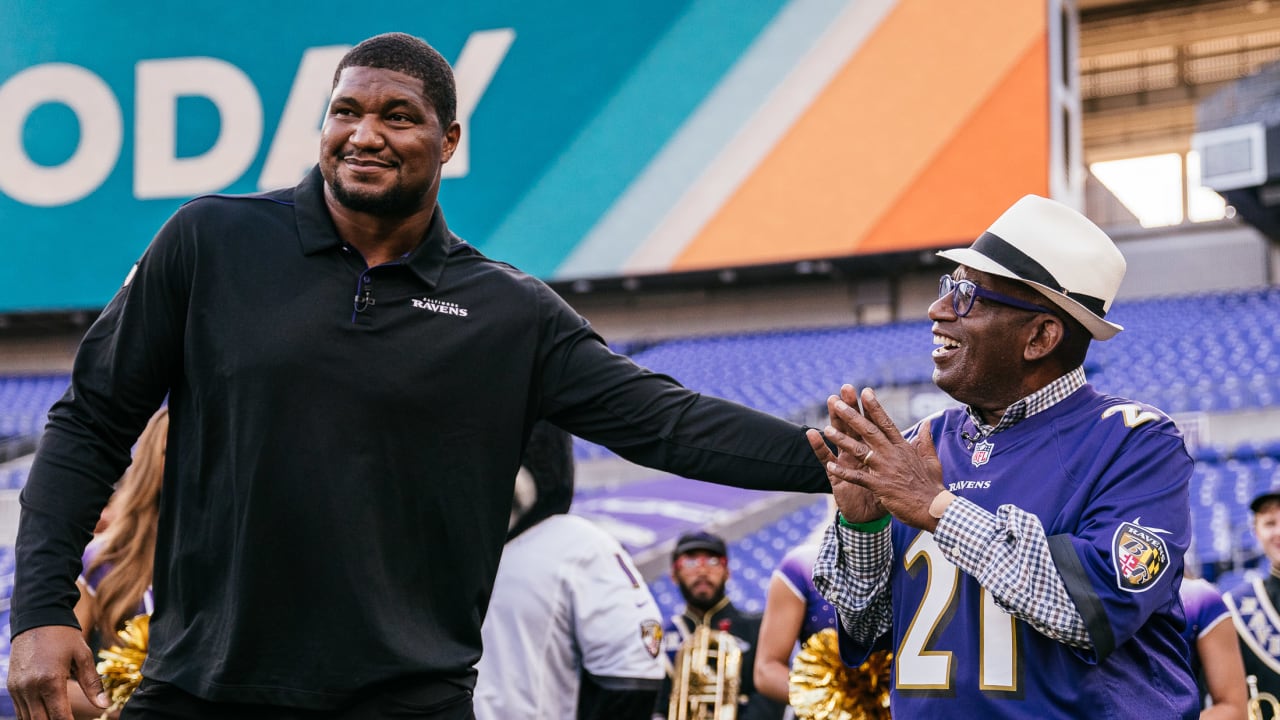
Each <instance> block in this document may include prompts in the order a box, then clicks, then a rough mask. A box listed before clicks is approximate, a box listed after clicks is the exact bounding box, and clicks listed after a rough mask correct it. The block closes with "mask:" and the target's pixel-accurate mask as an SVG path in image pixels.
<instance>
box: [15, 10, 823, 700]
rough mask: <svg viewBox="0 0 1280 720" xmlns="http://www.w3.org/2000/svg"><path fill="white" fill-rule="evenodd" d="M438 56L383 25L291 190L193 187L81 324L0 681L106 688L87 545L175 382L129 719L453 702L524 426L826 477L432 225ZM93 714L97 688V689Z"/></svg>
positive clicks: (759, 420) (341, 71) (769, 482)
mask: <svg viewBox="0 0 1280 720" xmlns="http://www.w3.org/2000/svg"><path fill="white" fill-rule="evenodd" d="M455 106H456V99H455V89H454V83H453V74H452V70H451V69H450V68H449V65H448V63H447V62H445V60H444V59H443V58H442V57H440V55H439V54H438V53H436V52H435V51H434V50H433V49H431V48H430V46H428V45H427V44H426V43H424V42H422V41H421V40H418V39H416V38H413V37H410V36H407V35H403V34H398V33H392V34H387V35H380V36H377V37H374V38H371V39H369V40H367V41H365V42H363V43H361V44H360V45H358V46H356V47H355V48H353V49H352V50H351V52H349V53H348V54H347V55H346V56H345V57H344V58H343V60H342V61H341V62H340V63H339V66H338V69H337V72H336V73H335V75H334V88H333V93H332V96H331V98H330V102H329V107H328V111H327V115H326V119H325V123H324V127H323V130H322V133H321V142H320V155H319V165H318V167H317V168H316V169H314V170H313V171H312V172H311V173H310V174H309V175H308V176H307V177H306V178H305V179H303V180H302V182H301V183H299V184H298V186H297V187H294V188H287V189H281V190H276V191H271V192H266V193H261V194H257V195H250V196H243V197H225V196H222V197H213V196H211V197H203V198H199V199H196V200H193V201H191V202H190V203H188V204H186V205H185V206H183V207H182V208H181V209H180V210H179V211H178V212H177V213H175V214H174V216H173V217H172V218H170V220H169V221H168V222H167V223H166V224H165V225H164V227H163V228H162V229H161V230H160V232H159V233H158V234H157V236H156V238H155V239H154V241H153V242H152V244H151V246H150V247H149V248H148V249H147V251H146V252H145V253H144V254H143V256H142V258H141V259H140V260H139V262H138V264H137V266H136V267H135V268H134V270H133V271H132V272H131V273H130V274H129V277H128V279H126V281H125V283H124V286H123V287H122V288H121V289H120V291H119V292H118V293H117V294H116V297H115V298H114V299H113V300H112V301H111V303H110V304H109V305H108V306H107V308H106V309H105V310H104V311H103V313H102V316H101V317H100V318H99V320H98V321H97V322H96V323H95V324H94V325H93V327H92V328H90V330H89V331H88V333H87V334H86V336H85V338H84V341H83V343H82V345H81V348H80V350H79V353H78V355H77V358H76V364H75V370H74V372H73V375H72V381H71V388H70V390H69V391H68V393H67V395H66V396H65V397H64V398H63V399H62V400H60V401H59V402H58V403H57V404H56V405H55V406H54V408H53V409H52V411H51V412H50V422H49V425H48V428H47V431H46V433H45V435H44V439H43V441H42V443H41V447H40V450H39V452H38V453H37V455H36V459H35V461H34V464H33V466H32V468H31V473H30V476H29V479H28V482H27V485H26V487H25V489H24V490H23V493H22V498H21V500H22V516H21V522H20V528H19V535H18V547H17V555H18V567H17V571H16V586H15V588H14V593H13V601H12V615H11V631H12V633H13V645H12V655H11V665H10V673H9V687H10V691H11V693H12V695H13V698H14V701H15V705H16V706H17V708H18V712H19V714H20V715H21V716H22V717H24V718H40V719H43V718H45V717H50V718H53V719H54V720H67V719H68V718H70V711H69V708H68V704H67V693H66V689H67V687H66V680H67V678H68V677H69V676H70V677H75V678H77V679H79V681H80V683H81V685H82V686H83V687H84V688H85V690H86V692H87V693H88V695H89V696H90V697H96V696H98V693H99V688H100V686H99V684H98V680H97V675H96V673H95V672H94V659H93V657H91V655H90V653H89V651H88V649H87V648H86V647H85V645H84V642H83V640H82V639H81V636H80V633H79V631H78V630H77V629H75V625H76V621H75V616H74V614H73V612H72V606H73V604H74V603H75V599H76V588H75V577H76V574H77V572H78V570H79V564H78V563H79V558H80V554H81V549H82V548H83V547H84V545H85V544H86V542H87V541H88V540H89V537H90V531H91V529H92V528H93V525H94V521H95V520H96V518H97V516H98V513H99V510H100V509H101V508H102V506H103V505H104V504H105V503H106V500H107V497H108V495H109V494H110V491H111V483H112V481H113V480H114V479H115V478H117V477H119V475H120V471H121V470H122V469H123V468H124V467H125V465H126V464H127V463H128V461H129V450H130V447H131V445H132V443H133V441H134V439H135V438H136V437H137V436H138V434H139V432H140V431H141V429H142V427H143V425H144V424H145V423H146V420H147V418H148V417H150V415H151V414H152V412H153V411H154V410H155V409H156V408H157V407H158V406H160V404H161V403H162V402H163V401H164V399H165V398H166V396H167V397H168V401H169V408H170V416H171V418H172V423H171V424H172V429H171V431H170V436H169V442H168V466H167V467H166V477H165V492H164V495H163V497H162V498H161V511H160V527H159V534H158V540H157V547H156V562H155V577H154V586H155V594H156V608H155V613H154V615H153V617H152V620H151V646H150V654H149V657H148V659H147V662H146V664H145V666H144V667H143V669H142V673H143V675H144V676H145V678H146V680H144V681H143V684H142V686H141V687H140V688H139V689H138V691H137V692H136V693H135V694H134V696H133V699H132V700H131V701H130V703H129V706H128V707H127V709H126V711H125V717H126V718H156V717H206V718H233V717H234V718H288V717H306V718H356V717H361V718H363V717H384V716H392V715H395V716H405V714H406V713H407V714H408V715H409V716H413V717H429V718H469V717H471V715H472V710H471V688H472V687H473V685H474V682H475V672H474V670H473V666H474V664H475V662H476V660H477V659H478V658H479V657H480V651H481V641H480V626H481V622H482V620H483V619H484V615H485V610H486V607H487V604H488V599H489V594H490V591H491V589H492V585H493V579H494V575H495V572H496V570H497V566H498V558H499V555H500V553H501V552H502V546H503V540H504V538H505V536H506V529H507V520H508V514H509V510H510V507H511V497H512V485H513V479H514V478H515V476H516V471H517V469H518V468H519V465H520V455H521V451H522V449H523V446H524V443H525V440H526V438H527V436H528V433H529V430H530V428H531V427H532V426H533V424H534V422H535V421H537V420H539V419H547V420H549V421H550V422H552V423H554V424H556V425H559V426H560V427H562V428H564V429H565V430H568V431H570V432H572V433H574V434H576V435H579V436H581V437H584V438H587V439H589V440H592V441H594V442H597V443H600V444H602V445H605V446H608V447H610V448H612V449H613V450H614V451H616V452H618V453H619V454H620V455H622V456H624V457H626V458H628V459H630V460H633V461H635V462H638V463H642V464H646V465H650V466H653V467H658V468H662V469H664V470H667V471H670V472H673V473H676V474H680V475H685V476H688V477H696V478H699V479H703V480H709V481H712V482H720V483H726V484H732V485H738V486H742V487H749V488H759V489H791V490H805V491H815V492H827V491H829V484H828V481H827V479H826V475H825V473H824V471H823V469H822V468H821V467H820V466H819V465H818V464H817V463H816V462H815V461H814V459H813V455H812V452H811V450H810V449H809V446H808V443H807V442H806V440H805V438H804V435H803V433H802V431H801V429H800V428H799V427H797V426H795V425H792V424H791V423H787V422H784V421H781V420H778V419H776V418H773V417H771V416H768V415H765V414H763V413H758V412H755V411H752V410H749V409H747V408H744V407H741V406H738V405H735V404H732V403H729V402H726V401H723V400H718V399H715V398H709V397H704V396H701V395H698V394H697V393H693V392H690V391H689V390H686V389H685V388H683V387H681V386H680V385H678V384H677V383H676V382H675V381H674V380H672V379H671V378H668V377H666V376H663V375H659V374H655V373H651V372H649V371H647V370H644V369H643V368H640V367H638V366H636V365H635V364H633V363H632V362H630V361H629V360H627V359H625V358H623V357H621V356H618V355H615V354H613V353H612V352H610V351H609V349H608V348H607V347H606V346H605V344H604V342H603V341H602V340H601V339H600V337H598V336H597V335H596V334H595V333H594V332H593V331H592V329H591V327H590V326H589V325H588V324H587V322H586V321H585V320H584V319H583V318H582V317H580V316H579V315H578V314H577V313H575V312H574V311H573V310H572V309H571V308H570V307H569V306H568V305H567V304H566V303H565V302H564V301H563V300H561V299H560V298H559V297H558V296H556V294H555V293H554V292H552V291H551V290H550V289H549V288H548V287H547V286H546V285H545V284H543V283H542V282H540V281H538V280H537V279H535V278H533V277H530V276H529V275H526V274H524V273H521V272H520V271H518V270H516V269H514V268H512V267H510V266H509V265H505V264H503V263H500V262H495V261H492V260H490V259H488V258H486V257H484V256H483V255H481V254H480V253H479V252H477V251H476V250H475V249H474V248H473V247H471V246H470V245H468V244H467V243H466V242H464V241H462V240H461V239H459V238H458V237H457V236H455V235H454V234H453V233H452V232H450V230H449V228H448V226H447V225H446V224H445V219H444V215H443V213H442V211H441V210H440V208H439V206H438V205H437V204H436V197H437V193H438V190H439V186H440V177H441V167H442V166H443V164H444V163H446V162H448V161H449V159H450V157H451V156H452V154H453V152H454V149H455V148H456V147H457V144H458V139H459V134H460V128H459V125H458V123H457V122H456V120H455V117H454V116H455ZM100 701H102V702H105V697H100Z"/></svg>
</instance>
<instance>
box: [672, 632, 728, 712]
mask: <svg viewBox="0 0 1280 720" xmlns="http://www.w3.org/2000/svg"><path fill="white" fill-rule="evenodd" d="M741 682H742V648H740V647H739V646H738V641H737V640H735V639H734V638H733V636H732V635H730V634H729V633H728V632H727V631H725V630H712V629H711V628H709V627H707V626H706V625H699V626H698V628H697V629H696V630H694V631H693V633H692V634H691V635H689V637H687V638H685V641H684V642H683V643H681V644H680V650H679V651H677V652H676V663H675V673H674V675H673V676H672V681H671V703H670V705H669V706H668V708H667V718H668V720H736V718H737V717H738V689H739V687H740V686H741Z"/></svg>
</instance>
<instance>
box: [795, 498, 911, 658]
mask: <svg viewBox="0 0 1280 720" xmlns="http://www.w3.org/2000/svg"><path fill="white" fill-rule="evenodd" d="M892 563H893V544H892V542H891V535H890V530H889V527H885V529H883V530H881V531H880V532H876V533H864V532H858V531H857V530H854V529H852V528H847V527H844V526H842V525H840V523H838V522H834V521H833V522H832V523H831V526H830V527H828V528H827V532H826V534H825V535H824V536H823V538H822V546H821V548H820V549H819V550H818V557H817V559H816V560H815V561H814V563H813V584H814V586H815V587H817V588H818V592H821V593H822V596H823V597H825V598H826V599H827V602H830V603H831V604H832V606H834V607H835V609H836V614H838V615H839V616H840V624H841V625H843V626H844V630H845V632H846V633H848V634H849V637H851V638H853V639H854V640H855V641H857V642H858V643H859V644H862V645H870V644H871V643H872V642H873V641H875V639H876V638H878V637H880V636H881V635H883V634H884V633H886V632H888V631H889V626H890V625H891V624H892V622H893V607H892V605H891V603H892V600H893V596H892V595H891V594H890V591H889V571H890V569H891V565H892Z"/></svg>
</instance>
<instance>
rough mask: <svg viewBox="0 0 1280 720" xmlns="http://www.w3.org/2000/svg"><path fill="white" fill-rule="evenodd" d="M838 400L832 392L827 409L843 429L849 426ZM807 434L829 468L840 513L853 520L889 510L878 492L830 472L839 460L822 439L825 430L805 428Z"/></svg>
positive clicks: (860, 520) (875, 517)
mask: <svg viewBox="0 0 1280 720" xmlns="http://www.w3.org/2000/svg"><path fill="white" fill-rule="evenodd" d="M837 402H839V398H837V397H836V396H834V395H832V396H831V397H829V398H827V413H828V415H829V416H830V417H831V422H832V424H833V425H836V424H838V425H839V426H840V427H841V428H842V429H843V430H844V431H846V432H847V431H848V430H849V428H848V426H847V424H846V423H845V422H844V420H843V419H840V418H839V417H837V416H836V415H835V406H836V403H837ZM805 436H806V437H808V438H809V446H810V447H812V448H813V454H814V455H817V456H818V461H819V462H821V463H822V466H823V467H824V468H827V480H829V481H830V482H831V492H832V494H833V495H835V498H836V507H838V508H840V514H841V515H843V516H844V519H845V520H847V521H849V522H851V523H863V522H870V521H872V520H878V519H880V518H882V517H884V516H885V515H886V514H887V513H888V512H889V511H888V510H885V509H884V506H882V505H881V504H880V501H879V500H877V499H876V497H875V495H873V494H872V493H871V491H870V490H867V489H866V488H864V487H862V486H860V485H855V484H854V483H852V482H848V481H846V480H845V479H844V478H843V477H842V476H840V475H837V474H833V473H832V472H831V469H830V468H831V464H832V463H837V462H838V458H837V456H836V454H835V453H833V452H831V448H830V447H828V446H827V443H826V442H824V441H823V439H822V434H821V433H819V432H818V431H817V430H806V431H805ZM846 454H847V452H846V451H844V450H841V451H840V455H841V456H844V455H846Z"/></svg>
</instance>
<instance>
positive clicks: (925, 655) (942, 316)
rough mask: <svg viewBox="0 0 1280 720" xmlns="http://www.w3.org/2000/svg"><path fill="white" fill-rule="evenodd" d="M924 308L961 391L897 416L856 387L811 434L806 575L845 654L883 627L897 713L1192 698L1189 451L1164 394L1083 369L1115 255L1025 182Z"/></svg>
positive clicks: (1171, 712) (1023, 711) (1090, 227)
mask: <svg viewBox="0 0 1280 720" xmlns="http://www.w3.org/2000/svg"><path fill="white" fill-rule="evenodd" d="M939 255H941V256H942V257H943V258H945V259H947V260H951V261H953V262H955V263H957V264H958V265H959V267H957V268H956V269H955V270H954V271H953V272H951V273H949V274H947V275H943V276H942V278H941V280H940V281H939V284H938V298H937V300H935V301H934V302H933V303H932V304H931V305H930V307H929V318H930V319H931V320H932V321H933V327H932V335H933V344H934V346H935V347H934V349H933V353H932V357H933V363H934V371H933V381H934V384H936V385H937V386H938V388H939V389H941V390H943V391H944V392H946V393H947V394H948V395H950V396H951V397H952V398H953V399H955V400H956V401H958V403H959V404H958V405H957V406H955V407H952V408H950V409H947V410H944V411H942V412H939V413H936V414H934V415H932V416H930V417H928V418H925V419H924V420H922V421H921V422H920V423H918V424H917V425H915V426H913V427H911V428H909V429H908V430H907V431H906V432H905V433H902V432H900V431H899V430H898V427H897V426H896V425H895V423H894V422H893V420H892V419H890V418H889V416H888V414H887V413H886V412H885V410H884V408H883V407H882V406H881V404H880V403H879V401H878V400H877V399H876V396H875V393H874V392H872V391H871V390H870V389H869V388H868V389H864V390H863V391H862V392H861V393H858V392H857V391H856V390H855V389H854V388H853V387H851V386H848V385H845V386H844V387H842V388H840V392H839V394H838V395H833V396H831V397H830V398H829V399H828V402H827V408H828V414H829V419H830V424H829V425H828V426H827V427H826V428H825V429H824V430H823V431H822V432H821V433H820V432H819V431H817V430H810V431H809V436H810V445H811V446H812V447H813V449H814V453H815V454H816V455H817V456H818V458H819V460H820V461H822V462H823V463H824V465H825V466H826V468H827V473H828V477H829V479H830V481H831V484H832V488H833V490H834V494H835V498H836V501H837V504H838V506H839V508H840V511H839V513H838V514H837V516H836V522H834V523H832V525H831V527H830V528H829V529H828V531H827V534H826V536H825V538H824V541H823V546H822V548H821V550H820V552H819V556H818V559H817V561H816V562H815V567H814V582H815V584H816V585H817V587H818V588H819V590H821V592H822V593H823V595H825V596H826V597H827V599H828V600H830V601H831V603H832V604H833V605H835V606H836V608H837V612H838V614H839V616H840V619H841V623H840V625H841V651H842V654H843V655H844V659H845V662H846V664H849V665H852V666H856V665H858V664H860V663H861V662H862V661H863V660H864V659H865V658H866V657H867V656H868V655H869V653H870V652H871V651H872V650H873V649H878V647H879V646H880V645H881V644H884V643H888V645H889V647H891V648H892V650H893V652H894V672H893V686H892V689H891V702H892V709H891V712H892V713H893V715H894V717H947V716H960V715H963V716H965V717H983V718H987V719H989V720H993V719H995V718H1015V717H1016V718H1023V717H1054V718H1067V717H1079V713H1080V712H1081V708H1089V713H1090V714H1091V715H1096V716H1108V717H1139V716H1150V717H1161V718H1185V719H1187V720H1191V719H1192V718H1196V717H1197V716H1198V715H1199V710H1200V707H1199V701H1198V697H1197V692H1196V684H1195V680H1194V678H1193V677H1192V675H1191V669H1190V664H1189V661H1188V658H1187V653H1188V651H1187V644H1186V641H1185V640H1184V639H1183V638H1182V636H1181V635H1180V634H1179V630H1180V629H1181V627H1182V624H1183V614H1182V607H1181V605H1180V601H1179V598H1178V589H1179V585H1180V584H1181V582H1182V563H1183V553H1184V552H1185V551H1186V549H1187V545H1188V544H1189V542H1190V539H1191V527H1190V513H1189V506H1190V503H1189V493H1188V485H1189V481H1190V477H1191V470H1192V460H1191V457H1190V456H1189V455H1188V454H1187V451H1186V447H1185V445H1184V443H1183V440H1182V436H1181V434H1180V433H1179V432H1178V429H1177V427H1176V426H1175V425H1174V423H1173V422H1172V421H1171V420H1170V419H1169V418H1168V416H1166V415H1165V414H1164V413H1163V412H1161V411H1160V410H1158V409H1156V408H1154V407H1152V406H1150V405H1146V404H1143V403H1140V402H1136V401H1134V400H1129V399H1125V398H1120V397H1114V396H1110V395H1106V394H1104V393H1101V392H1099V391H1098V390H1096V389H1095V388H1094V387H1093V386H1092V385H1089V384H1088V382H1087V381H1086V378H1085V371H1084V360H1085V356H1086V354H1087V352H1088V349H1089V345H1090V343H1091V342H1092V341H1094V340H1099V341H1103V340H1108V339H1110V338H1112V337H1114V336H1115V335H1116V334H1117V333H1119V332H1121V331H1122V330H1123V327H1122V326H1121V325H1120V324H1119V323H1117V322H1116V321H1115V320H1114V318H1111V317H1109V313H1110V310H1111V306H1112V303H1113V301H1114V300H1115V298H1116V294H1117V293H1118V291H1119V289H1120V284H1121V282H1122V281H1123V279H1124V274H1125V259H1124V256H1123V255H1122V254H1121V253H1120V250H1119V249H1118V248H1117V247H1116V246H1115V244H1114V243H1113V242H1112V241H1111V239H1110V238H1109V237H1108V236H1107V234H1106V233H1105V232H1103V231H1102V230H1101V229H1100V228H1098V227H1097V226H1096V225H1094V224H1093V223H1092V222H1090V221H1089V219H1088V218H1086V217H1085V216H1084V215H1082V214H1080V213H1079V212H1077V211H1076V210H1074V209H1072V208H1070V207H1068V206H1066V205H1064V204H1062V203H1059V202H1056V201H1054V200H1050V199H1047V198H1043V197H1039V196H1035V195H1027V196H1025V197H1023V198H1021V199H1020V200H1018V201H1017V202H1015V203H1014V204H1013V205H1012V206H1010V207H1009V209H1008V210H1006V211H1005V212H1004V214H1002V215H1001V216H1000V217H999V218H997V219H996V221H995V222H994V223H992V224H991V226H990V227H989V228H988V229H987V231H986V232H984V233H982V234H981V235H980V236H979V237H978V238H977V239H976V240H974V241H973V243H971V244H970V245H969V246H968V247H967V248H960V249H952V250H944V251H942V252H940V253H939Z"/></svg>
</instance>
